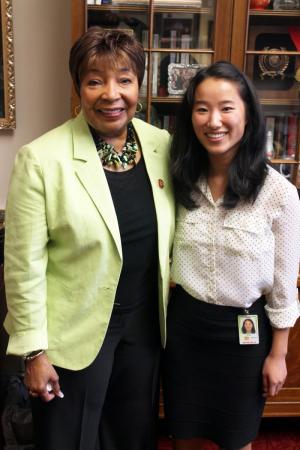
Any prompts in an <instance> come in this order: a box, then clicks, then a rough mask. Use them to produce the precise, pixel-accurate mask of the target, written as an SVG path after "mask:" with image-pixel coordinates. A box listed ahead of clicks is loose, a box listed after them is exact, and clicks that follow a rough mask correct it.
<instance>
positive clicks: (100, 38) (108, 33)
mask: <svg viewBox="0 0 300 450" xmlns="http://www.w3.org/2000/svg"><path fill="white" fill-rule="evenodd" d="M99 56H109V57H110V58H111V60H112V61H113V62H118V60H119V59H120V58H123V59H124V57H125V58H128V61H129V62H130V63H131V65H132V70H133V71H134V73H135V74H136V76H137V79H138V84H139V87H141V85H142V82H143V78H144V72H145V53H144V48H143V46H142V44H141V43H140V42H139V41H138V40H137V39H136V38H135V37H134V36H133V35H130V34H129V33H127V32H125V31H121V30H118V29H116V30H105V29H104V28H101V27H96V26H95V27H90V28H88V30H87V31H86V32H85V33H84V34H83V35H82V36H81V37H80V38H79V39H78V40H77V41H76V42H75V43H74V45H73V47H72V48H71V51H70V58H69V69H70V73H71V76H72V80H73V83H74V87H75V90H76V92H77V94H78V95H79V93H80V84H81V80H82V77H83V75H84V74H85V72H86V70H87V69H88V67H89V64H90V63H91V62H92V61H93V60H94V59H95V58H97V57H99Z"/></svg>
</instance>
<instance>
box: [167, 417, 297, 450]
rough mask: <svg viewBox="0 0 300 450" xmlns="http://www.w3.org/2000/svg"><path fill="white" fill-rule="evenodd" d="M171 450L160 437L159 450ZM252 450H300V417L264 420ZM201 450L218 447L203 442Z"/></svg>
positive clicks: (211, 449)
mask: <svg viewBox="0 0 300 450" xmlns="http://www.w3.org/2000/svg"><path fill="white" fill-rule="evenodd" d="M171 449H172V446H171V441H170V439H168V438H167V437H165V436H164V435H162V436H161V438H160V441H159V450H171ZM252 449H253V450H300V417H299V418H297V419H264V420H263V422H262V425H261V431H260V433H259V436H258V437H257V439H256V440H255V441H254V442H253V445H252ZM199 450H200V449H199ZM201 450H219V447H218V446H217V445H215V444H213V443H212V442H209V441H205V443H203V446H202V447H201Z"/></svg>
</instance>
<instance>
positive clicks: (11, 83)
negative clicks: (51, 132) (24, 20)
mask: <svg viewBox="0 0 300 450" xmlns="http://www.w3.org/2000/svg"><path fill="white" fill-rule="evenodd" d="M0 2H1V28H2V47H3V48H2V53H3V72H4V116H3V117H0V129H12V128H15V127H16V99H15V69H14V45H13V20H12V18H13V12H12V0H0Z"/></svg>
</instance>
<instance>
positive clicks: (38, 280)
mask: <svg viewBox="0 0 300 450" xmlns="http://www.w3.org/2000/svg"><path fill="white" fill-rule="evenodd" d="M45 205H46V195H45V191H44V183H43V173H42V168H41V166H40V164H39V162H38V160H37V158H36V157H35V156H34V154H33V152H32V151H31V150H30V148H29V147H24V148H22V149H21V150H20V151H19V153H18V154H17V157H16V160H15V165H14V169H13V173H12V177H11V182H10V187H9V193H8V200H7V207H6V220H5V226H6V228H5V265H4V271H5V272H4V273H5V287H6V297H7V307H8V314H7V317H6V320H5V322H4V326H5V328H6V330H7V332H8V334H9V343H8V348H7V353H8V354H15V355H22V354H25V353H27V352H30V351H33V350H38V349H47V347H48V340H47V314H46V298H47V292H46V291H47V284H46V269H47V243H48V233H47V220H46V207H45Z"/></svg>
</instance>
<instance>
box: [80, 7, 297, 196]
mask: <svg viewBox="0 0 300 450" xmlns="http://www.w3.org/2000/svg"><path fill="white" fill-rule="evenodd" d="M273 3H274V2H273V0H272V1H271V2H270V3H269V6H268V7H267V8H266V9H253V8H252V9H251V8H250V4H251V5H253V4H255V2H253V1H252V2H250V0H72V24H73V26H72V40H73V41H74V40H75V39H76V38H77V37H79V36H80V35H81V34H82V33H83V32H84V31H85V29H86V28H87V27H90V26H93V25H99V26H102V27H104V28H123V29H130V30H132V31H133V32H134V33H135V34H136V36H137V37H138V39H139V40H140V41H141V42H142V43H143V45H144V48H145V51H146V55H147V70H146V75H145V79H144V83H143V86H142V90H141V103H142V104H143V110H142V112H141V113H140V117H141V118H142V119H144V120H146V121H147V122H151V123H153V124H154V125H156V126H158V127H161V128H168V129H169V131H170V132H172V130H173V127H174V118H175V115H176V110H177V106H178V104H179V102H180V99H181V96H182V93H183V92H184V86H185V83H186V81H187V80H188V79H189V77H190V76H192V75H193V73H194V72H195V70H197V69H198V68H199V67H201V66H203V65H208V64H210V63H211V62H213V61H217V60H218V59H227V60H231V61H232V62H233V63H235V64H236V65H237V66H238V67H240V68H241V69H242V70H245V72H246V73H247V74H248V76H249V77H250V78H251V79H253V81H254V84H255V85H256V88H257V91H258V94H259V97H260V99H261V102H262V105H263V109H264V112H265V116H266V120H267V125H268V135H267V138H268V139H267V146H268V149H267V151H268V155H269V158H270V160H271V161H272V164H273V166H274V167H275V168H276V169H277V170H278V171H280V172H281V173H282V174H283V175H284V176H286V178H288V179H289V180H290V181H291V182H292V183H294V184H296V185H297V187H299V188H300V165H299V162H300V160H299V158H300V123H299V115H300V100H299V98H300V27H299V23H300V10H299V9H293V10H288V9H282V10H281V9H274V8H273ZM277 3H278V2H277ZM279 3H281V4H282V2H279ZM289 3H290V2H289ZM295 4H296V5H297V2H295ZM218 30H222V32H219V33H218ZM276 49H277V50H276ZM78 103H79V100H78V99H77V98H76V94H75V92H73V95H72V111H74V110H75V107H76V105H77V104H78Z"/></svg>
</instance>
